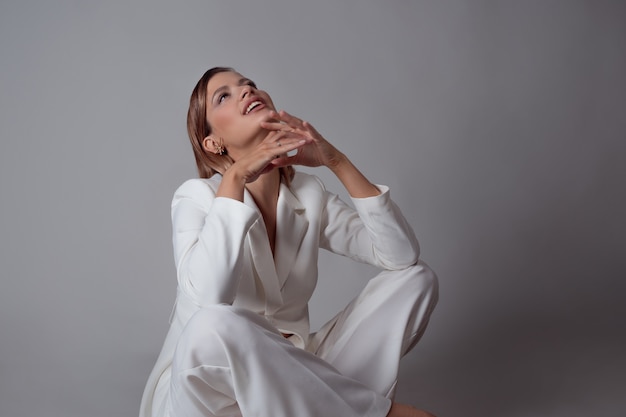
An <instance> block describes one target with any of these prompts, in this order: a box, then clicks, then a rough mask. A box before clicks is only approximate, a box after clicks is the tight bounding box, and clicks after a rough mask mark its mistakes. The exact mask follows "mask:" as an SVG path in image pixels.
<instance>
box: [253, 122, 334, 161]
mask: <svg viewBox="0 0 626 417" xmlns="http://www.w3.org/2000/svg"><path fill="white" fill-rule="evenodd" d="M261 127H262V128H264V129H267V130H275V131H287V132H293V133H295V134H297V135H300V136H302V138H303V139H305V140H306V141H307V143H306V144H305V145H304V146H302V147H301V148H299V149H298V150H297V153H296V154H295V155H292V156H288V155H287V154H285V155H284V156H281V157H279V158H276V159H274V160H273V161H272V164H273V165H275V166H287V165H303V166H308V167H318V166H326V167H328V168H331V169H332V168H334V167H336V166H337V165H339V163H341V162H342V161H343V160H344V159H345V156H344V155H343V154H342V153H341V152H339V151H338V150H337V148H335V147H334V146H333V145H331V144H330V143H329V142H328V141H327V140H326V139H324V137H323V136H322V135H320V134H319V132H318V131H317V130H315V128H314V127H313V126H311V124H309V123H308V122H305V121H303V120H301V119H298V118H297V117H295V116H292V115H291V114H289V113H287V112H286V111H284V110H281V111H280V112H272V113H270V114H269V117H268V119H267V120H266V121H263V122H261Z"/></svg>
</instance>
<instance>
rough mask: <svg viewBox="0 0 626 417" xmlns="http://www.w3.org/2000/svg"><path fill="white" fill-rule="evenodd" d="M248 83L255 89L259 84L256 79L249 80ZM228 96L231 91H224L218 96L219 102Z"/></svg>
mask: <svg viewBox="0 0 626 417" xmlns="http://www.w3.org/2000/svg"><path fill="white" fill-rule="evenodd" d="M246 85H249V86H250V87H252V88H254V89H255V90H256V89H257V86H256V84H255V83H254V81H247V82H246ZM228 96H230V94H229V93H222V94H220V95H219V97H218V98H217V104H220V103H221V102H222V101H224V99H225V98H226V97H228Z"/></svg>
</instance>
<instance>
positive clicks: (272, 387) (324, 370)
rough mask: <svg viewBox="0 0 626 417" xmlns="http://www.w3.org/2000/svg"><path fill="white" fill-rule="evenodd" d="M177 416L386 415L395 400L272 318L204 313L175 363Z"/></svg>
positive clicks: (235, 311) (225, 309) (222, 310)
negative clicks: (302, 345)
mask: <svg viewBox="0 0 626 417" xmlns="http://www.w3.org/2000/svg"><path fill="white" fill-rule="evenodd" d="M170 404H171V410H170V416H172V417H178V416H180V417H183V416H184V417H200V416H202V417H210V416H239V415H243V416H245V417H250V416H263V417H268V416H271V417H294V416H298V417H320V416H342V417H350V416H354V417H357V416H358V417H363V416H372V417H383V416H385V415H386V414H387V411H388V409H389V406H390V402H389V400H388V399H386V398H385V397H384V396H381V395H379V394H378V393H376V392H374V391H372V390H370V389H368V388H367V387H365V386H364V385H363V384H362V383H360V382H357V381H356V380H354V379H352V378H349V377H346V376H344V375H342V374H341V373H339V372H337V370H336V369H335V368H334V367H332V366H331V365H329V364H328V363H326V362H325V361H323V360H321V359H320V358H318V357H316V356H315V355H313V354H312V353H310V352H307V351H305V350H302V349H299V348H297V347H295V346H293V345H292V344H291V343H290V342H289V341H287V340H286V339H285V338H284V337H282V336H281V335H280V333H278V331H277V330H276V329H275V328H274V327H272V326H271V325H270V324H269V323H268V322H267V321H266V320H265V319H264V318H262V317H260V316H258V315H257V314H255V313H252V312H250V311H247V310H244V309H240V308H236V307H232V306H225V305H219V306H213V307H210V308H206V309H203V310H201V311H199V312H197V313H196V314H195V315H194V316H193V317H192V319H191V320H190V321H189V323H188V325H187V326H186V328H185V330H184V331H183V334H182V336H181V338H180V341H179V344H178V347H177V349H176V353H175V355H174V362H173V365H172V381H171V386H170Z"/></svg>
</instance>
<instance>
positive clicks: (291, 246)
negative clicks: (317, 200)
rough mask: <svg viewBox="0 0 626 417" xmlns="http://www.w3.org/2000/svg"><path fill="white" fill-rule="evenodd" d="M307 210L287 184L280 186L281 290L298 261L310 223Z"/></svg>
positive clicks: (278, 269) (278, 263)
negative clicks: (306, 213)
mask: <svg viewBox="0 0 626 417" xmlns="http://www.w3.org/2000/svg"><path fill="white" fill-rule="evenodd" d="M304 211H305V208H304V206H303V205H302V203H300V201H299V200H298V199H297V198H296V196H295V195H293V193H292V192H291V190H290V189H289V187H287V186H286V185H285V184H282V183H281V184H280V193H279V194H278V205H277V210H276V259H275V264H276V273H277V275H278V282H279V285H280V288H282V287H283V285H285V281H286V280H287V277H288V276H289V272H290V271H291V268H292V266H293V263H294V262H295V260H296V257H297V255H298V251H299V250H300V244H301V243H302V238H303V237H304V234H305V232H306V230H307V226H308V225H309V221H308V220H307V218H306V215H305V213H304Z"/></svg>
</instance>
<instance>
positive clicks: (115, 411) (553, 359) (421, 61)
mask: <svg viewBox="0 0 626 417" xmlns="http://www.w3.org/2000/svg"><path fill="white" fill-rule="evenodd" d="M0 59H1V62H2V64H1V68H2V71H1V73H0V91H1V94H2V100H1V107H0V132H1V144H0V195H1V210H2V211H1V214H2V215H1V216H0V236H1V245H2V246H1V250H0V265H1V271H2V272H1V274H2V276H1V278H2V279H1V281H0V334H1V337H0V416H2V417H33V416H47V417H55V416H59V417H72V416H77V417H78V416H80V417H85V416H94V417H97V416H103V417H105V416H106V417H109V416H120V417H121V416H135V415H136V414H137V412H138V407H139V399H140V395H141V392H142V389H143V384H144V382H145V380H146V378H147V376H148V373H149V371H150V369H151V367H152V364H153V362H154V360H155V358H156V355H157V353H158V351H159V349H160V346H161V343H162V341H163V337H164V336H165V332H166V330H167V319H168V316H169V313H170V309H171V306H172V303H173V301H174V291H175V278H174V267H173V260H172V254H171V238H170V219H169V204H170V199H171V195H172V193H173V191H174V190H175V188H176V187H177V186H178V185H179V184H180V183H182V182H183V181H184V180H185V179H187V178H190V177H193V176H195V167H194V161H193V157H192V152H191V149H190V146H189V145H188V140H187V137H186V130H185V115H186V107H187V101H188V97H189V94H190V93H191V89H192V88H193V86H194V84H195V82H196V81H197V79H198V78H199V77H200V75H201V74H202V73H203V72H204V70H205V69H207V68H209V67H211V66H214V65H230V66H234V67H236V68H237V69H239V70H240V71H241V72H242V73H244V74H245V75H248V76H250V77H251V78H253V79H254V80H255V81H257V83H258V84H260V86H262V87H264V88H265V89H267V90H268V91H269V92H270V93H271V94H272V96H273V98H274V101H275V103H277V105H278V106H280V107H282V108H285V109H287V110H289V111H291V112H292V113H294V114H296V115H299V116H302V117H304V118H306V119H307V120H309V121H311V122H312V123H313V124H314V125H315V126H316V127H317V128H318V129H319V130H320V131H321V132H322V133H324V134H325V135H326V136H327V138H328V139H329V140H331V141H332V142H334V143H335V144H336V145H337V146H338V147H339V148H340V149H342V150H343V151H344V152H346V153H347V154H348V155H349V156H350V157H351V158H352V159H353V161H354V162H355V163H356V164H357V166H359V167H360V168H361V169H362V170H363V171H364V172H365V173H366V174H367V175H368V177H369V178H370V179H371V180H372V181H375V182H378V183H384V184H388V185H390V186H391V188H392V196H393V197H394V198H395V199H396V201H397V202H398V204H399V205H400V206H401V207H402V208H403V210H404V212H405V214H406V216H407V218H408V219H409V221H410V222H411V224H412V225H413V226H414V228H415V230H416V232H417V234H418V236H419V238H420V241H421V244H422V248H423V257H424V258H425V259H426V261H427V262H429V263H430V264H431V266H432V267H433V268H434V269H435V270H436V271H437V272H438V274H439V277H440V280H441V301H440V304H439V306H438V309H437V310H436V311H435V314H434V316H433V319H432V321H431V326H430V328H429V330H428V331H427V333H426V335H425V337H424V339H423V341H422V342H421V343H420V345H418V347H417V348H416V350H415V351H414V352H413V353H412V354H411V355H410V356H409V357H407V358H406V359H405V360H404V361H403V362H402V372H401V381H400V387H399V400H402V401H405V402H411V403H413V404H415V405H418V406H421V407H424V408H426V409H430V410H432V411H434V412H435V413H436V414H438V415H439V416H511V417H513V416H589V415H591V416H623V415H625V414H624V413H625V410H626V400H624V399H623V397H624V393H625V392H626V335H625V331H624V330H625V329H626V326H625V321H626V320H625V314H626V303H624V300H625V298H626V297H625V296H624V294H625V290H626V283H625V280H624V278H625V276H624V275H625V273H624V270H625V266H626V265H625V263H626V261H625V259H626V257H625V256H624V249H626V238H625V232H626V221H625V220H624V213H625V212H626V196H625V191H624V190H625V187H624V183H625V179H626V163H625V162H626V161H625V159H626V158H625V157H626V141H625V139H626V3H625V2H623V1H609V0H599V1H598V0H596V1H576V0H572V1H560V0H546V1H539V0H537V1H478V0H477V1H469V0H468V1H435V0H432V1H408V0H404V1H401V0H393V1H384V2H383V1H378V2H375V1H371V0H370V1H349V2H335V1H331V0H316V1H309V2H306V3H305V2H302V3H300V2H294V1H287V0H283V1H279V0H273V1H265V2H255V1H249V2H240V1H228V2H226V1H213V2H209V1H200V0H195V1H180V2H166V1H147V0H136V1H117V0H116V1H108V2H105V1H98V2H96V1H79V0H75V1H70V0H64V1H43V0H41V1H29V0H19V1H18V0H14V1H10V0H9V1H7V0H2V2H1V3H0ZM316 172H319V174H320V176H321V177H322V178H323V179H324V180H325V181H326V182H327V183H328V186H329V187H330V188H332V189H335V190H339V187H338V184H337V182H336V181H335V180H334V179H333V178H331V177H330V176H329V175H328V173H327V172H324V171H316ZM374 272H375V271H373V270H370V269H368V268H367V267H363V266H355V265H353V264H351V263H349V262H346V261H344V260H342V259H336V258H331V257H329V256H324V257H323V258H322V273H321V282H320V287H319V290H318V292H317V293H316V295H315V297H314V300H313V302H312V314H313V323H314V325H315V326H319V325H320V324H321V323H322V322H323V321H324V320H326V319H327V318H329V317H330V316H331V314H332V313H333V312H334V311H336V310H337V309H338V308H340V307H341V306H342V305H343V304H344V303H345V302H347V300H348V299H349V298H350V297H351V296H352V295H354V294H355V293H356V292H357V291H358V289H359V288H360V287H361V286H362V285H363V283H364V281H365V279H366V278H367V277H368V276H370V275H372V274H373V273H374ZM372 338H373V339H375V338H376V335H375V334H373V335H372Z"/></svg>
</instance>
